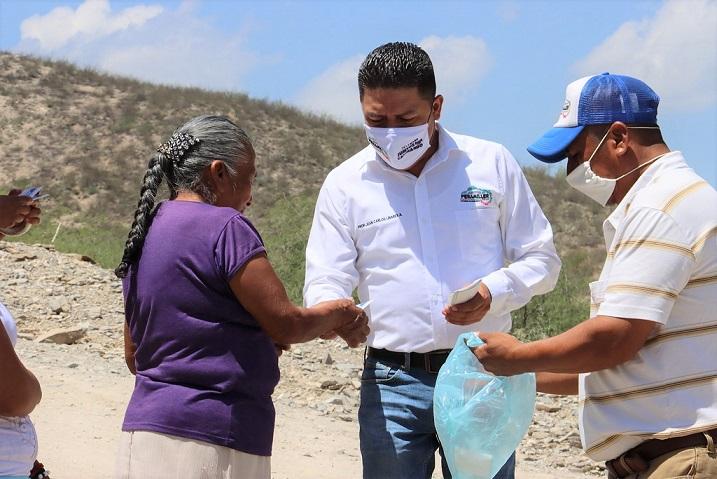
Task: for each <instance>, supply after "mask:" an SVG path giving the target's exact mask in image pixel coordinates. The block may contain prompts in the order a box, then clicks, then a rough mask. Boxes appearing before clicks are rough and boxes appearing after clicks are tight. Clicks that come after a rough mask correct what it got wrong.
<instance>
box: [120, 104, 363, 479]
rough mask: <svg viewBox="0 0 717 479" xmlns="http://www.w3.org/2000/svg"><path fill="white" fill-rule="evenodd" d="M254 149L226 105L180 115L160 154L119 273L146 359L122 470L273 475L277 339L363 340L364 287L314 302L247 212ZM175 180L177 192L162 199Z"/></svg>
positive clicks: (136, 341)
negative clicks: (291, 294) (285, 275)
mask: <svg viewBox="0 0 717 479" xmlns="http://www.w3.org/2000/svg"><path fill="white" fill-rule="evenodd" d="M254 157H255V154H254V149H253V147H252V144H251V142H250V140H249V138H248V137H247V135H246V134H245V133H244V131H242V130H241V129H240V128H239V127H237V126H236V125H235V124H234V123H232V122H231V121H230V120H229V119H227V118H225V117H217V116H201V117H197V118H194V119H192V120H190V121H189V122H187V123H186V124H185V125H183V126H182V127H180V128H179V129H178V130H177V131H176V132H175V133H174V135H173V136H172V138H171V139H170V140H169V141H167V142H166V143H164V144H163V145H161V146H160V148H159V150H158V151H157V154H155V155H154V157H153V158H152V160H151V161H150V162H149V168H148V170H147V172H146V174H145V176H144V180H143V185H142V188H141V191H140V200H139V204H138V207H137V211H136V213H135V219H134V223H133V224H132V228H131V230H130V233H129V237H128V240H127V244H126V247H125V252H124V256H123V258H122V262H121V263H120V265H119V266H118V267H117V270H116V274H117V275H118V276H119V277H121V278H123V286H124V296H125V315H126V324H125V344H126V348H125V349H126V358H127V363H128V366H129V368H130V370H132V371H133V372H135V373H136V380H135V388H134V393H133V394H132V397H131V399H130V402H129V405H128V407H127V412H126V415H125V420H124V425H123V428H122V430H123V431H124V432H123V436H122V441H121V446H120V454H119V458H118V476H117V477H119V478H148V477H151V478H153V479H161V478H186V479H192V478H247V479H249V478H251V479H262V478H267V479H268V478H269V477H270V462H269V456H270V455H271V446H272V437H273V430H274V407H273V404H272V401H271V394H272V392H273V390H274V386H275V385H276V384H277V382H278V380H279V369H278V359H277V358H278V353H277V351H278V349H277V345H288V344H291V343H299V342H304V341H309V340H311V339H314V338H316V337H319V336H321V335H325V336H330V335H331V334H332V333H333V332H335V333H336V334H338V335H339V336H341V337H342V338H344V340H346V342H347V343H348V344H349V345H350V346H352V347H355V346H358V345H359V344H360V343H361V342H363V341H364V340H365V339H366V335H367V334H368V326H367V324H368V319H367V318H366V315H365V314H364V312H363V311H362V310H360V309H359V308H357V307H356V306H355V305H354V303H353V301H352V300H347V299H341V300H335V301H329V302H326V303H323V304H320V305H318V306H316V307H314V308H309V309H304V308H299V307H297V306H295V305H293V304H292V303H291V302H290V300H289V299H288V297H287V295H286V291H285V289H284V287H283V285H282V283H281V281H280V280H279V278H278V277H277V276H276V274H275V273H274V270H273V269H272V267H271V264H270V262H269V260H268V259H267V255H266V252H265V249H264V244H263V242H262V240H261V237H260V236H259V233H258V232H257V231H256V229H255V228H254V227H253V226H252V224H251V223H250V222H249V220H248V219H247V218H246V217H245V216H244V215H243V214H242V213H243V212H244V210H245V209H246V208H247V207H248V206H249V204H250V202H251V199H252V183H253V181H254V177H255V175H256V169H255V166H254ZM163 179H164V180H166V182H167V186H168V188H169V192H170V200H169V201H165V202H162V203H160V204H159V206H158V207H157V208H156V209H155V197H156V194H157V189H158V187H159V185H160V183H161V182H162V180H163Z"/></svg>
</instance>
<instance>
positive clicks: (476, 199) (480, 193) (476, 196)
mask: <svg viewBox="0 0 717 479" xmlns="http://www.w3.org/2000/svg"><path fill="white" fill-rule="evenodd" d="M491 201H493V192H492V191H491V190H488V189H485V188H476V187H475V186H469V187H468V189H467V190H465V191H464V192H463V193H461V202H462V203H480V204H482V205H483V206H488V205H489V204H490V203H491Z"/></svg>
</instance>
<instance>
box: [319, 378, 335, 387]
mask: <svg viewBox="0 0 717 479" xmlns="http://www.w3.org/2000/svg"><path fill="white" fill-rule="evenodd" d="M337 386H338V382H336V381H335V380H333V379H327V380H326V381H323V382H322V383H321V389H338V387H337Z"/></svg>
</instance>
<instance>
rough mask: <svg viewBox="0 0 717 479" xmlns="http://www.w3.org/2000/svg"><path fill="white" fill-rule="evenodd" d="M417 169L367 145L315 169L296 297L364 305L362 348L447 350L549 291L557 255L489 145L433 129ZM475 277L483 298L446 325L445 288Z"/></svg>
mask: <svg viewBox="0 0 717 479" xmlns="http://www.w3.org/2000/svg"><path fill="white" fill-rule="evenodd" d="M438 131H439V145H438V150H437V151H436V153H435V154H434V155H433V156H432V157H431V159H430V160H429V161H428V163H427V164H426V166H425V168H424V169H423V171H422V172H421V174H420V175H419V176H418V177H415V176H413V175H412V174H410V173H408V172H404V171H398V170H395V169H392V168H390V167H389V166H388V165H387V164H386V163H385V162H383V160H381V159H380V158H379V157H378V156H377V155H376V153H375V150H374V149H373V147H371V146H368V147H366V148H365V149H363V150H361V151H360V152H358V153H357V154H356V155H354V156H353V157H351V158H349V159H348V160H347V161H345V162H344V163H342V164H341V165H339V166H338V167H337V168H335V169H334V170H333V171H332V172H331V173H329V175H328V176H327V178H326V180H325V182H324V184H323V186H322V187H321V191H320V193H319V198H318V201H317V204H316V211H315V213H314V220H313V225H312V227H311V234H310V236H309V242H308V246H307V251H306V283H305V287H304V302H305V304H306V305H309V306H311V305H314V304H316V303H319V302H321V301H326V300H330V299H337V298H347V297H351V294H352V292H353V291H354V289H355V288H357V287H358V295H359V298H360V300H361V301H362V302H363V301H368V300H371V301H372V303H371V305H370V306H369V308H368V315H369V318H370V327H371V333H370V335H369V338H368V341H367V342H368V345H369V346H372V347H374V348H383V349H388V350H391V351H398V352H427V351H433V350H436V349H449V348H452V347H453V345H454V343H455V341H456V338H457V337H458V335H459V334H461V333H463V332H467V331H475V330H477V329H480V330H483V331H509V330H510V327H511V318H510V311H512V310H515V309H517V308H520V307H521V306H523V305H525V304H526V303H527V302H528V301H529V300H530V298H531V297H532V296H533V295H536V294H543V293H546V292H548V291H550V290H551V289H552V288H553V287H554V286H555V283H556V281H557V279H558V273H559V270H560V260H559V259H558V256H557V254H556V252H555V247H554V245H553V232H552V229H551V227H550V224H549V223H548V220H547V219H546V218H545V216H544V215H543V212H542V211H541V209H540V206H538V203H537V202H536V200H535V198H534V196H533V194H532V192H531V191H530V187H529V186H528V183H527V181H526V180H525V177H524V176H523V173H522V171H521V170H520V167H519V166H518V164H517V163H516V162H515V160H514V159H513V157H512V156H511V154H510V153H509V152H508V150H507V149H506V148H505V147H503V146H502V145H499V144H497V143H492V142H488V141H484V140H479V139H476V138H472V137H468V136H462V135H456V134H453V133H450V132H448V131H446V130H445V129H443V128H442V127H441V126H440V125H439V126H438ZM479 278H482V280H483V282H484V284H485V285H486V286H487V287H488V289H489V290H490V292H491V294H492V296H493V301H492V304H491V308H490V311H489V312H488V314H487V315H486V316H485V317H484V319H483V320H482V321H481V322H480V323H477V324H473V325H469V326H455V325H452V324H450V323H448V322H447V321H446V319H445V318H444V316H443V314H442V310H443V308H444V306H445V304H446V301H447V298H448V295H449V293H450V292H451V291H453V290H456V289H458V288H460V287H462V286H465V285H466V284H468V283H471V282H473V281H475V280H476V279H479Z"/></svg>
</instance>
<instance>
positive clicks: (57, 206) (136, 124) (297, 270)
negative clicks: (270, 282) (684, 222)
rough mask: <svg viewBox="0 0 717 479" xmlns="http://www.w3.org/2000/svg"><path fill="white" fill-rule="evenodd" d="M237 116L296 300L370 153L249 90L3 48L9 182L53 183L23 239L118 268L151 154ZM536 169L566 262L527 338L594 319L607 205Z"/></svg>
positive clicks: (334, 127) (267, 230)
mask: <svg viewBox="0 0 717 479" xmlns="http://www.w3.org/2000/svg"><path fill="white" fill-rule="evenodd" d="M207 113H214V114H225V115H228V116H230V117H232V118H234V119H235V120H236V121H237V122H238V123H239V124H240V125H241V126H242V127H243V128H244V129H245V130H246V131H247V132H248V133H249V135H250V136H251V137H252V139H253V141H254V144H255V148H256V151H257V166H258V169H259V176H258V178H257V188H256V191H255V195H254V198H255V201H254V205H253V206H252V208H251V212H250V216H252V218H253V219H254V220H255V221H256V223H257V226H258V227H259V230H260V231H261V232H262V235H263V236H264V239H265V241H266V242H267V246H268V248H269V251H270V255H271V259H272V261H273V262H274V265H275V267H276V269H277V270H278V272H279V274H280V276H281V277H282V278H283V279H284V281H285V282H286V284H287V289H288V290H289V292H290V294H291V296H292V298H293V299H294V300H295V301H300V299H301V286H302V283H303V267H304V248H305V244H306V238H307V235H308V230H309V225H310V221H311V215H312V213H313V207H314V202H315V196H316V192H317V190H318V188H319V186H320V185H321V182H322V181H323V179H324V177H325V176H326V174H327V173H328V172H329V171H330V170H331V168H333V167H334V166H336V165H338V164H339V163H340V162H341V161H343V160H344V159H346V158H348V157H349V156H351V155H352V154H353V153H355V152H356V151H358V150H359V149H361V148H363V147H364V145H365V138H364V136H363V132H362V131H361V130H360V129H359V128H354V127H350V126H346V125H342V124H340V123H336V122H334V121H332V120H330V119H327V118H322V117H318V116H315V115H309V114H306V113H303V112H301V111H299V110H297V109H296V108H293V107H290V106H286V105H282V104H279V103H272V102H268V101H264V100H255V99H251V98H249V97H248V96H246V95H244V94H240V93H218V92H207V91H203V90H200V89H195V88H176V87H168V86H161V85H153V84H149V83H143V82H139V81H136V80H131V79H127V78H121V77H116V76H111V75H107V74H103V73H98V72H96V71H93V70H88V69H82V68H78V67H75V66H73V65H71V64H69V63H64V62H50V61H45V60H40V59H36V58H31V57H26V56H19V55H14V54H10V53H0V131H2V132H3V133H2V135H0V187H3V188H7V187H9V186H12V185H19V186H26V185H29V184H33V185H39V186H43V187H44V190H45V192H46V193H49V194H50V195H52V199H51V200H50V201H48V202H47V203H46V205H45V215H44V223H43V224H42V225H40V226H39V227H36V228H33V229H32V230H31V231H30V233H28V234H27V235H25V236H23V237H22V238H20V240H21V241H23V242H30V243H32V242H39V243H49V242H51V240H52V238H53V236H54V235H55V233H56V231H57V226H58V223H61V225H62V226H61V227H60V230H59V233H58V234H57V238H56V239H55V243H54V244H55V246H56V247H57V249H58V250H60V251H68V252H78V253H82V254H86V255H88V256H91V257H92V258H94V259H95V260H96V261H97V262H98V263H99V264H101V265H102V266H104V267H108V268H111V267H114V266H115V265H116V263H117V261H118V259H119V257H120V256H121V251H122V246H123V244H124V240H125V237H126V233H127V228H128V226H129V223H130V221H131V215H132V213H133V212H134V207H135V205H136V201H137V195H138V188H139V182H140V179H141V177H142V175H143V173H144V168H145V167H146V164H147V161H148V160H149V158H150V155H151V153H152V152H153V151H154V149H155V148H156V147H157V145H158V144H159V143H161V142H162V141H164V140H165V139H166V138H167V137H168V136H169V135H170V134H171V133H172V131H173V130H174V129H175V128H176V127H177V126H179V125H180V124H181V123H183V122H184V121H186V120H187V119H189V118H191V117H193V116H196V115H199V114H207ZM526 176H527V177H528V180H529V182H530V184H531V187H532V188H533V191H534V192H535V194H536V196H537V197H538V200H539V201H540V204H541V205H542V207H543V209H544V211H545V213H546V215H547V216H548V217H549V219H550V220H551V223H552V225H553V229H554V231H555V237H556V244H557V246H558V249H559V250H560V253H561V256H562V258H563V263H564V266H563V273H562V276H561V279H560V283H559V285H558V287H557V288H556V291H555V292H553V293H551V294H550V295H546V296H545V297H542V298H537V299H536V300H534V301H533V302H531V304H530V305H529V306H528V307H527V310H521V311H518V312H517V313H516V314H515V323H516V328H517V329H518V331H519V334H521V336H523V337H531V338H532V337H537V336H540V335H543V334H554V333H556V332H559V331H560V330H562V329H564V328H565V327H567V326H569V325H570V324H573V323H574V322H576V321H578V320H581V319H584V317H585V316H586V314H587V308H588V301H587V281H589V280H590V279H592V278H593V277H594V276H595V274H596V269H597V267H598V266H599V263H600V260H601V254H600V253H599V252H598V250H596V248H599V247H600V246H601V244H602V239H601V237H602V236H601V233H600V224H601V221H602V218H603V216H604V212H602V211H601V209H600V208H599V207H597V206H596V205H593V204H591V203H590V202H589V200H587V199H584V198H583V197H581V196H580V195H579V193H577V192H574V191H572V190H570V189H569V188H567V187H566V186H565V184H564V179H563V178H556V177H553V176H551V175H549V174H548V173H546V172H545V171H543V170H540V169H527V170H526Z"/></svg>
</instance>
